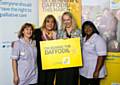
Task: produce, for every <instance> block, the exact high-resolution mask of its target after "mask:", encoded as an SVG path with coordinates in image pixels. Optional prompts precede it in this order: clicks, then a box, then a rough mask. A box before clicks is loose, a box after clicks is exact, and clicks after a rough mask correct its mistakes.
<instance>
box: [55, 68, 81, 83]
mask: <svg viewBox="0 0 120 85" xmlns="http://www.w3.org/2000/svg"><path fill="white" fill-rule="evenodd" d="M78 77H79V75H78V68H77V67H76V68H65V69H60V70H57V71H56V85H78Z"/></svg>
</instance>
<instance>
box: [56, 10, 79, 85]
mask: <svg viewBox="0 0 120 85" xmlns="http://www.w3.org/2000/svg"><path fill="white" fill-rule="evenodd" d="M61 20H62V22H61V23H62V25H61V29H60V30H59V31H58V34H57V38H59V39H60V38H63V39H64V38H74V37H81V32H80V29H79V28H78V27H77V24H76V22H75V20H74V17H73V16H72V14H71V13H70V12H65V13H63V15H62V19H61ZM56 85H78V67H73V68H65V69H60V70H57V72H56Z"/></svg>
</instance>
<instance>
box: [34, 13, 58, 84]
mask: <svg viewBox="0 0 120 85" xmlns="http://www.w3.org/2000/svg"><path fill="white" fill-rule="evenodd" d="M57 28H58V26H57V21H56V19H55V17H54V16H53V15H47V16H46V17H45V19H44V21H43V24H42V26H41V28H39V29H36V30H35V32H34V34H35V40H36V45H37V64H38V85H53V83H54V76H55V71H54V70H42V64H41V55H40V44H39V42H40V41H47V40H54V39H56V31H57Z"/></svg>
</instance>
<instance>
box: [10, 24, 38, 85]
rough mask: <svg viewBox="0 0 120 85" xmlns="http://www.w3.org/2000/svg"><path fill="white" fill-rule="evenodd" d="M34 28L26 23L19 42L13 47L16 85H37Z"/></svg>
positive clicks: (12, 57)
mask: <svg viewBox="0 0 120 85" xmlns="http://www.w3.org/2000/svg"><path fill="white" fill-rule="evenodd" d="M33 30H34V28H33V26H32V24H30V23H25V24H24V25H23V26H22V27H21V30H20V32H19V35H18V37H19V40H17V41H15V42H14V44H13V47H12V56H11V59H12V68H13V83H14V85H36V83H37V75H38V74H37V65H36V56H37V50H36V43H35V41H34V40H33V39H32V38H33Z"/></svg>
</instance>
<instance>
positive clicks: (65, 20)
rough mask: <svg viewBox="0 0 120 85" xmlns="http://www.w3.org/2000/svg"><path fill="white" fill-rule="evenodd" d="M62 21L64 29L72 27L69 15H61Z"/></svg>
mask: <svg viewBox="0 0 120 85" xmlns="http://www.w3.org/2000/svg"><path fill="white" fill-rule="evenodd" d="M62 20H63V24H64V25H65V28H70V27H71V26H72V19H71V17H70V16H69V15H67V14H65V15H63V17H62Z"/></svg>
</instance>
